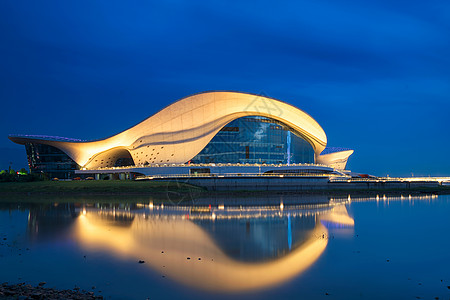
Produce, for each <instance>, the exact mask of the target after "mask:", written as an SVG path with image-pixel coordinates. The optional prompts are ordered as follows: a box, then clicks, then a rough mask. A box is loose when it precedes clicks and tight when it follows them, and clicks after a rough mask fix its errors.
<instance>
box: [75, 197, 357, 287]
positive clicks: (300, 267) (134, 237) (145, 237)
mask: <svg viewBox="0 0 450 300" xmlns="http://www.w3.org/2000/svg"><path fill="white" fill-rule="evenodd" d="M161 207H162V206H161ZM282 208H284V204H283V203H282V202H281V203H280V209H282ZM167 210H170V208H167ZM236 211H238V209H236ZM240 211H242V212H245V209H243V210H240ZM112 213H113V212H101V214H100V213H91V212H88V213H87V214H86V215H83V217H82V218H77V219H76V221H75V223H74V226H73V230H74V236H75V239H76V241H77V243H79V244H80V245H81V247H84V248H87V249H92V250H98V249H101V250H102V251H105V252H109V253H111V254H113V255H116V256H118V257H121V258H123V259H126V260H130V259H135V260H141V259H142V260H145V261H146V262H147V263H146V264H145V267H149V268H152V269H154V270H157V271H159V272H161V273H163V274H166V275H167V276H168V277H169V278H172V279H173V280H176V281H179V282H181V283H183V284H185V285H186V286H190V287H195V288H199V289H202V290H210V291H225V292H237V291H251V290H255V289H266V288H268V287H271V286H276V285H279V284H282V283H284V282H286V281H289V280H291V279H292V278H293V277H294V276H298V274H300V273H302V272H303V271H305V270H306V269H308V268H309V267H310V266H311V265H312V264H313V263H314V262H315V261H316V260H317V259H318V258H319V257H320V255H321V254H322V253H323V251H324V250H325V247H326V246H327V244H328V238H327V237H328V230H327V229H326V227H325V226H324V225H322V223H321V220H326V221H328V222H333V223H339V224H344V225H353V223H354V221H353V219H352V218H351V217H349V216H348V214H347V211H346V209H345V206H343V205H341V206H334V207H333V209H332V210H330V211H329V212H325V213H321V214H316V216H317V220H316V225H315V228H314V229H313V230H312V232H311V233H310V234H309V235H308V238H307V239H306V240H305V241H304V242H302V243H301V244H300V245H299V246H298V247H296V248H293V249H292V251H290V252H287V253H284V254H281V255H280V256H279V257H277V258H275V259H272V260H269V261H262V262H242V261H240V260H235V259H233V258H231V257H229V256H228V255H227V254H226V253H225V252H224V251H223V250H222V249H221V248H219V246H218V245H217V243H216V242H215V240H214V239H212V238H211V236H210V235H209V234H208V233H207V232H206V231H205V230H204V229H203V228H202V227H200V226H199V225H197V224H196V223H194V222H192V221H190V220H189V218H188V217H189V216H188V215H181V216H179V217H175V215H174V216H172V217H170V216H166V217H161V216H160V215H159V214H158V215H154V216H152V215H151V214H150V215H147V216H143V215H142V214H133V213H130V212H126V213H127V215H129V216H133V218H132V219H130V224H127V225H126V226H111V219H108V218H107V216H108V215H111V214H112ZM117 214H118V215H119V214H120V212H119V210H118V211H117ZM305 214H307V215H309V212H308V213H305ZM186 216H187V217H186ZM210 216H211V218H212V219H213V220H214V219H215V218H216V217H217V216H216V213H215V212H213V213H212V214H211V215H210ZM161 247H164V248H163V249H162V248H161ZM162 250H164V255H161V251H162ZM193 253H195V255H196V256H198V257H201V258H202V261H201V262H202V263H201V264H200V263H198V264H192V263H186V257H187V256H189V257H192V256H193ZM156 258H157V259H156ZM163 266H165V267H164V268H163Z"/></svg>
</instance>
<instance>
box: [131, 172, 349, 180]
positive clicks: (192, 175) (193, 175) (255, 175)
mask: <svg viewBox="0 0 450 300" xmlns="http://www.w3.org/2000/svg"><path fill="white" fill-rule="evenodd" d="M334 176H342V175H336V174H323V173H322V174H317V173H286V174H274V173H270V174H265V173H264V174H263V173H223V174H167V175H160V174H158V175H146V176H137V177H136V178H135V179H136V180H148V179H166V178H225V177H228V178H229V177H239V178H247V177H270V178H275V177H278V178H283V177H315V178H330V177H334Z"/></svg>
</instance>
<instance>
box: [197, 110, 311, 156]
mask: <svg viewBox="0 0 450 300" xmlns="http://www.w3.org/2000/svg"><path fill="white" fill-rule="evenodd" d="M191 163H241V164H245V163H249V164H253V163H265V164H293V163H314V150H313V148H312V146H311V145H310V144H309V143H308V142H307V141H305V140H304V139H303V138H301V137H300V136H298V135H296V134H295V133H293V132H291V131H290V130H289V128H288V127H287V126H286V125H284V124H282V123H280V122H278V121H275V120H272V119H268V118H264V117H259V116H252V117H242V118H239V119H236V120H234V121H232V122H230V123H228V124H227V125H226V126H225V127H224V128H222V129H221V130H220V131H219V133H218V134H217V135H216V136H215V137H214V138H213V139H212V140H211V141H210V142H209V143H208V145H206V147H205V148H204V149H203V150H202V151H201V152H200V153H199V154H197V155H196V156H195V157H194V158H193V159H192V160H191Z"/></svg>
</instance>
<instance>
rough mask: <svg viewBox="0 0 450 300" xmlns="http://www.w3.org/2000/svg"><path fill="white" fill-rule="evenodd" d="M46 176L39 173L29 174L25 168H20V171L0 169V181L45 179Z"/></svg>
mask: <svg viewBox="0 0 450 300" xmlns="http://www.w3.org/2000/svg"><path fill="white" fill-rule="evenodd" d="M46 179H48V178H46V176H44V175H40V174H30V173H28V172H27V170H26V169H24V168H22V169H20V171H15V170H13V169H10V170H2V171H0V182H15V181H17V182H30V181H41V180H46Z"/></svg>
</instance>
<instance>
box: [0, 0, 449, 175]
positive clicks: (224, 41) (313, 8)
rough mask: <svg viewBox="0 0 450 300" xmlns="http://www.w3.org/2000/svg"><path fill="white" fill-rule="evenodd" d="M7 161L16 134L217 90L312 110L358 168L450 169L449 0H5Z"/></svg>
mask: <svg viewBox="0 0 450 300" xmlns="http://www.w3.org/2000/svg"><path fill="white" fill-rule="evenodd" d="M0 26H1V27H0V28H1V31H0V80H1V81H0V82H1V83H0V99H1V112H2V114H1V126H0V157H1V159H0V169H7V168H8V166H9V164H10V162H12V167H13V168H14V169H20V168H21V167H27V162H26V154H25V147H23V146H21V145H17V144H14V143H13V142H11V141H10V140H9V139H8V134H45V135H55V136H64V137H72V138H80V139H99V138H104V137H107V136H110V135H113V134H116V133H118V132H120V131H123V130H125V129H127V128H129V127H131V126H133V125H135V124H137V123H139V122H140V121H142V120H144V119H146V118H147V117H149V116H151V115H152V114H154V113H156V112H157V111H159V110H160V109H162V108H164V107H165V106H167V105H169V104H171V103H173V102H174V101H176V100H178V99H180V98H183V97H186V96H189V95H191V94H194V93H199V92H202V91H209V90H235V91H242V92H248V93H256V94H264V95H266V96H269V97H273V98H276V99H280V100H282V101H285V102H288V103H290V104H292V105H294V106H296V107H298V108H300V109H302V110H304V111H305V112H307V113H308V114H310V115H311V116H312V117H313V118H314V119H315V120H316V121H317V122H318V123H319V124H320V125H321V126H322V128H323V129H324V131H325V133H326V134H327V137H328V146H335V147H348V148H352V149H354V150H355V153H354V154H353V155H352V156H351V157H350V159H349V163H348V165H347V168H348V169H350V170H353V171H356V172H361V173H369V174H374V175H380V176H382V175H386V174H389V175H390V176H411V174H414V176H418V175H426V176H428V175H431V176H442V175H446V176H450V138H449V133H450V1H448V0H442V1H437V0H435V1H434V0H431V1H392V0H389V1H388V0H381V1H372V2H366V1H323V0H319V1H266V2H264V1H235V2H232V1H195V0H190V1H158V2H156V1H154V2H151V1H142V2H136V1H92V0H89V1H71V2H70V1H17V0H11V1H6V0H5V1H1V2H0Z"/></svg>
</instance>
